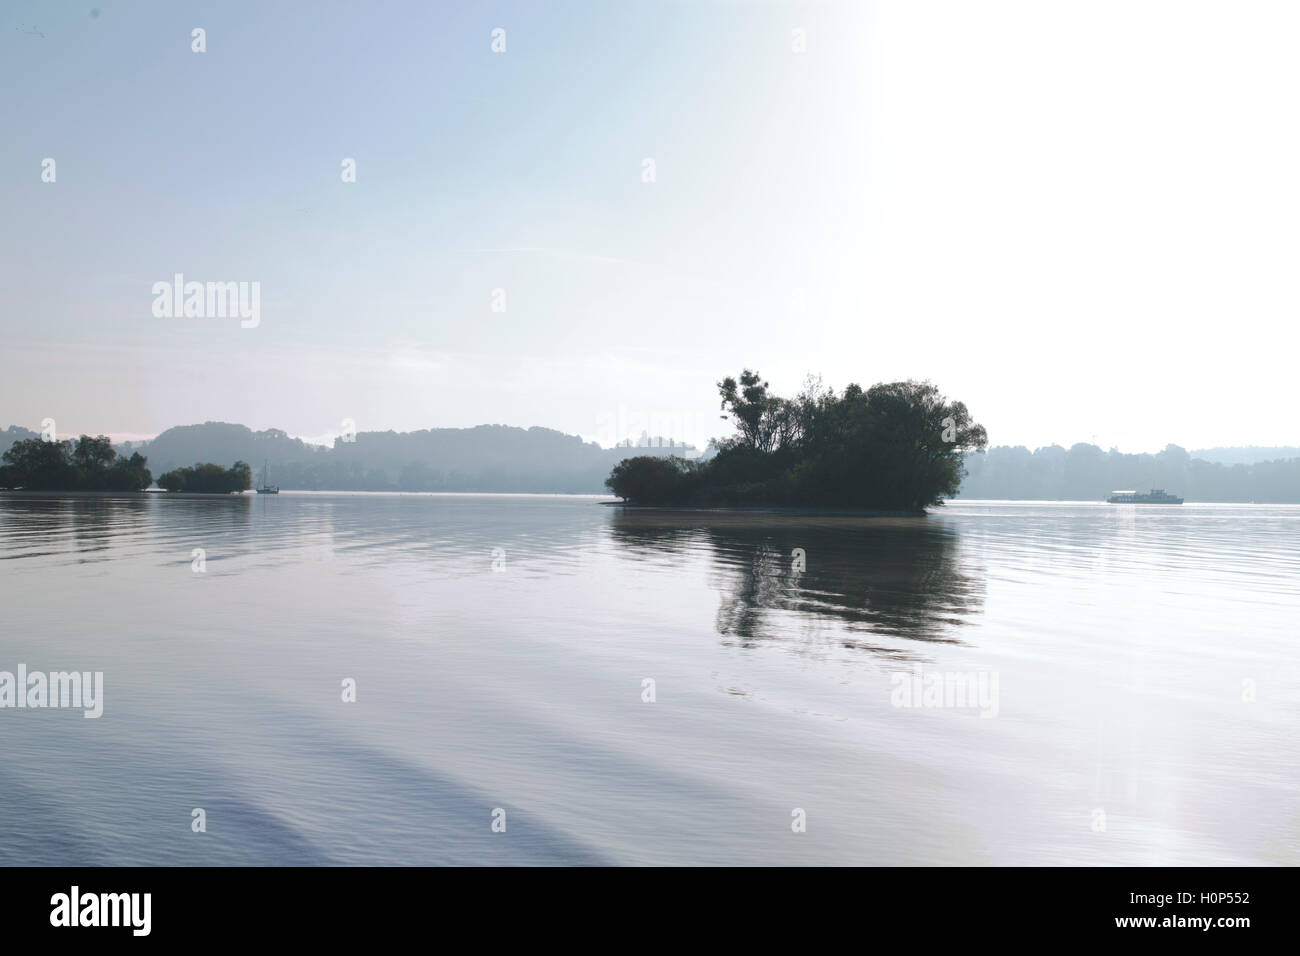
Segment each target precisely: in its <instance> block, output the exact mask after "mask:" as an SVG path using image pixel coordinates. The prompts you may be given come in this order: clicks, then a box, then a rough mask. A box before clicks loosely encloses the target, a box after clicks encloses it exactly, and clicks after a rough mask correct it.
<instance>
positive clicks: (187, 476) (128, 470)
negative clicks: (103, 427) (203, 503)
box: [0, 435, 253, 495]
mask: <svg viewBox="0 0 1300 956" xmlns="http://www.w3.org/2000/svg"><path fill="white" fill-rule="evenodd" d="M0 461H2V462H3V463H2V464H0V489H3V490H6V491H24V492H36V493H65V494H106V493H121V492H143V491H145V490H147V489H148V488H149V487H150V486H151V485H152V484H153V483H154V479H153V474H152V473H151V472H150V471H149V468H148V459H146V458H145V457H144V456H143V455H141V454H140V453H139V452H134V453H133V454H132V455H131V457H129V458H124V457H122V456H120V455H118V453H117V452H116V451H115V450H114V448H113V443H112V440H111V439H110V438H109V437H108V436H107V435H96V436H95V437H93V438H92V437H91V436H89V435H82V436H81V437H80V438H78V439H77V440H76V441H73V440H71V439H67V440H65V441H46V440H44V439H40V438H28V439H24V440H22V441H17V442H14V444H13V445H12V446H10V448H9V449H8V450H7V451H5V453H4V456H3V458H0ZM252 479H253V471H252V469H251V468H250V467H249V466H248V465H247V464H246V463H245V462H242V461H237V462H235V463H234V465H232V466H231V467H229V468H222V467H221V466H220V465H214V464H211V463H198V464H195V465H194V466H192V467H189V468H175V469H173V470H172V471H169V472H166V473H165V474H163V475H162V476H160V477H159V478H158V486H159V487H160V488H163V489H165V490H167V491H173V492H186V493H188V494H209V495H227V494H240V493H242V492H244V491H247V490H248V489H249V488H250V487H252Z"/></svg>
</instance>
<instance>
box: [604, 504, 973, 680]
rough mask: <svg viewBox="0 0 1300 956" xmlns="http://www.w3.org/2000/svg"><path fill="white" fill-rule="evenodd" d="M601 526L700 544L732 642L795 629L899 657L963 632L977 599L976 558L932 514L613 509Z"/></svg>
mask: <svg viewBox="0 0 1300 956" xmlns="http://www.w3.org/2000/svg"><path fill="white" fill-rule="evenodd" d="M610 533H611V535H612V536H613V539H614V541H615V542H616V543H618V544H620V545H622V546H624V547H626V548H628V549H632V550H633V551H635V552H636V553H637V554H639V555H642V556H645V557H647V558H653V557H658V558H671V557H672V556H679V557H683V558H685V557H689V556H691V555H697V556H698V555H700V554H704V555H705V556H706V558H707V560H708V562H709V565H710V572H709V585H710V586H711V587H713V588H714V589H716V590H717V591H718V592H719V593H720V594H721V596H722V603H721V606H720V607H719V608H718V613H717V622H716V626H717V631H718V633H719V634H721V635H722V636H723V638H724V639H725V641H726V642H727V643H734V644H737V645H740V646H747V647H752V646H757V645H758V644H760V643H763V642H767V641H773V640H791V639H793V638H795V637H798V638H800V639H803V640H809V639H813V640H816V641H817V642H818V643H824V642H829V641H833V642H835V643H837V644H839V645H840V646H842V647H845V648H851V649H857V650H865V651H870V652H875V653H880V654H885V655H888V656H891V657H897V658H900V659H908V658H913V657H915V656H916V654H915V648H912V649H909V648H908V646H907V644H906V643H905V642H908V641H922V642H931V643H936V642H937V643H961V637H960V636H959V632H960V629H961V627H962V626H963V625H965V624H968V623H970V622H971V616H972V615H975V614H979V613H981V612H982V609H983V604H984V589H985V584H984V577H983V571H982V569H981V568H979V567H978V566H976V565H975V564H974V563H973V561H972V560H971V559H970V557H969V556H968V555H964V554H963V549H962V541H961V536H960V533H959V532H958V531H957V529H956V528H955V527H953V526H952V525H951V524H949V523H946V522H944V521H942V520H940V519H936V518H932V517H931V518H926V517H918V518H876V517H861V516H822V515H804V514H781V513H767V512H724V511H717V512H714V511H669V510H649V509H646V510H640V509H622V508H620V509H617V510H616V513H615V515H614V517H613V520H612V522H611V524H610ZM796 549H802V553H803V556H804V560H805V562H806V566H805V568H804V570H798V567H797V565H798V555H797V553H796ZM898 639H903V641H902V642H900V641H899V640H898Z"/></svg>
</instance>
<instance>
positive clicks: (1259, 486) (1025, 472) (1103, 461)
mask: <svg viewBox="0 0 1300 956" xmlns="http://www.w3.org/2000/svg"><path fill="white" fill-rule="evenodd" d="M1227 450H1232V451H1245V449H1225V451H1227ZM1278 450H1283V451H1284V450H1285V449H1278ZM966 472H967V474H966V479H965V480H964V481H963V482H962V485H961V497H963V498H995V499H997V498H1000V499H1025V500H1047V501H1102V500H1104V499H1105V498H1106V496H1107V494H1108V493H1109V492H1111V491H1113V490H1116V489H1121V488H1132V489H1137V490H1142V491H1145V490H1147V489H1150V488H1164V489H1166V490H1167V491H1170V492H1173V493H1174V494H1177V495H1180V496H1181V497H1184V498H1186V499H1187V500H1188V501H1225V502H1234V501H1240V502H1250V501H1255V502H1261V503H1263V502H1268V503H1278V504H1289V503H1300V455H1297V456H1295V457H1292V458H1290V459H1286V460H1268V461H1255V462H1252V463H1250V464H1245V463H1238V464H1225V463H1222V462H1214V461H1207V460H1205V459H1201V458H1195V457H1193V456H1192V454H1191V453H1190V452H1188V451H1187V450H1186V449H1183V448H1179V447H1178V446H1177V445H1168V446H1166V447H1165V450H1164V451H1162V452H1159V453H1158V454H1155V455H1125V454H1121V453H1120V452H1118V451H1116V450H1114V449H1112V450H1111V451H1109V452H1106V451H1102V450H1101V449H1100V448H1098V447H1097V446H1096V445H1089V444H1078V445H1074V446H1072V447H1071V448H1069V449H1068V450H1067V449H1065V448H1062V447H1061V446H1060V445H1050V446H1048V447H1047V448H1039V449H1038V450H1036V451H1032V452H1031V451H1030V450H1029V449H1028V448H1025V447H1023V446H1016V447H1010V446H1006V445H1000V446H998V447H996V448H990V449H989V450H988V451H986V452H982V453H979V454H974V455H969V456H967V458H966Z"/></svg>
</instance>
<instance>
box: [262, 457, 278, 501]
mask: <svg viewBox="0 0 1300 956" xmlns="http://www.w3.org/2000/svg"><path fill="white" fill-rule="evenodd" d="M257 493H258V494H259V495H278V494H279V493H280V486H279V485H268V484H267V483H266V459H265V458H264V459H262V484H261V486H260V487H259V488H258V489H257Z"/></svg>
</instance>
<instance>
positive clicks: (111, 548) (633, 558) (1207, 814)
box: [0, 493, 1300, 865]
mask: <svg viewBox="0 0 1300 956" xmlns="http://www.w3.org/2000/svg"><path fill="white" fill-rule="evenodd" d="M196 548H202V549H203V550H204V552H205V553H206V570H204V571H202V572H196V571H195V570H194V564H193V551H194V549H196ZM493 549H501V551H499V552H496V557H495V563H496V565H497V567H498V569H497V570H494V550H493ZM796 549H801V550H802V555H803V560H804V561H805V562H806V568H805V569H804V570H802V571H800V570H798V569H797V568H796V566H795V565H796V562H797V559H796V558H795V557H794V555H795V552H796ZM1298 582H1300V508H1297V507H1283V506H1248V505H1190V504H1189V505H1183V506H1182V507H1165V508H1160V507H1146V508H1143V507H1141V506H1136V507H1135V506H1127V507H1125V506H1111V505H1105V504H1056V503H1019V502H964V503H954V504H950V505H948V506H946V507H944V508H942V509H938V510H937V511H936V513H934V514H932V515H931V516H929V517H927V518H918V519H878V518H828V517H808V516H799V515H780V516H778V515H756V514H723V513H663V512H638V511H624V510H622V509H616V508H610V507H605V506H602V505H600V504H599V503H598V500H597V499H593V498H551V497H525V496H518V497H512V496H438V495H355V494H354V495H344V494H292V493H284V494H281V495H279V496H277V497H270V496H262V497H245V498H239V499H229V500H226V499H216V500H185V499H162V498H160V497H148V498H145V499H139V500H101V499H73V500H31V499H13V498H0V613H3V618H4V626H3V629H2V630H0V670H9V671H15V670H16V669H17V665H18V664H20V663H23V664H26V665H27V667H28V668H29V670H44V671H56V670H73V669H75V670H80V671H86V670H89V671H103V673H104V684H105V688H104V696H105V703H104V715H103V717H102V718H100V719H98V720H87V719H84V718H83V717H82V715H81V712H80V711H74V710H54V709H46V710H17V709H0V755H2V757H0V863H8V864H16V863H51V864H53V863H58V864H71V863H89V864H135V863H143V864H151V863H162V864H207V863H253V864H258V863H285V864H309V863H367V864H379V863H411V864H419V863H457V864H462V863H463V864H469V863H620V864H621V863H649V864H677V863H731V862H734V863H773V864H788V863H837V864H935V863H955V864H973V863H995V864H1040V863H1041V864H1070V863H1079V864H1153V865H1155V864H1218V863H1223V864H1254V863H1264V864H1270V863H1278V864H1296V863H1297V862H1300V737H1298V735H1297V731H1298V730H1300V663H1298V659H1300V655H1297V647H1296V641H1297V634H1298V630H1297V629H1298V627H1300V586H1298ZM917 668H919V669H920V670H919V674H920V675H922V676H923V677H931V678H932V677H933V676H934V675H939V676H941V677H942V676H944V675H963V674H971V675H977V676H979V677H981V678H982V679H984V680H985V681H986V685H985V686H986V689H987V688H989V687H994V686H995V687H996V692H997V693H996V699H995V701H994V703H995V704H996V706H995V707H993V708H990V707H988V706H984V707H974V706H915V707H905V706H895V705H896V704H898V703H900V701H899V699H898V681H899V679H898V678H896V677H895V676H894V675H898V674H906V675H909V678H908V679H909V682H910V681H911V680H912V679H913V678H915V677H916V675H917V674H918V671H917ZM345 678H351V679H353V680H355V681H356V687H357V700H356V702H355V703H344V702H343V701H342V699H341V697H342V691H341V684H342V681H343V680H344V679H345ZM647 678H649V679H651V680H653V681H654V684H653V691H654V700H653V702H646V701H645V700H643V696H646V695H647V691H646V690H645V689H644V688H645V687H646V684H645V683H644V682H645V681H646V679H647ZM989 681H996V684H995V685H994V684H990V683H988V682H989ZM988 702H989V701H988V700H986V701H985V703H986V704H987V703H988ZM948 703H949V704H953V703H954V701H953V700H949V701H948ZM955 703H962V702H961V701H956V702H955ZM965 703H967V704H969V703H971V702H970V701H966V702H965ZM196 807H201V808H203V809H204V810H205V811H206V814H207V832H206V833H194V832H192V831H191V811H192V810H193V809H194V808H196ZM496 808H501V809H502V810H504V811H505V819H506V832H505V833H494V832H493V831H492V828H491V824H492V814H493V810H494V809H496ZM796 808H798V809H800V810H802V811H803V812H804V814H805V816H806V821H807V830H806V832H803V833H795V832H793V831H792V828H791V823H792V819H793V817H792V812H793V811H794V810H795V809H796Z"/></svg>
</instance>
